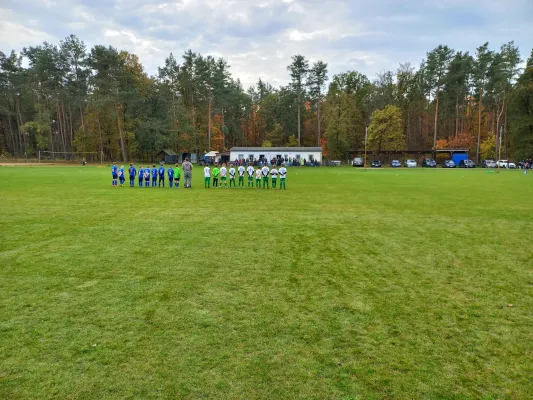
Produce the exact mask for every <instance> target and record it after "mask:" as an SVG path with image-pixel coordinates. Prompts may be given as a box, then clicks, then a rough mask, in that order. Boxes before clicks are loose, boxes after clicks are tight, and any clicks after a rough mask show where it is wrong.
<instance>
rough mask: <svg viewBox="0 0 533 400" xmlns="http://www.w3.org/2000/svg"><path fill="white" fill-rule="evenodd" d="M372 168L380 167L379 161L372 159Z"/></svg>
mask: <svg viewBox="0 0 533 400" xmlns="http://www.w3.org/2000/svg"><path fill="white" fill-rule="evenodd" d="M372 168H381V161H379V160H374V161H372Z"/></svg>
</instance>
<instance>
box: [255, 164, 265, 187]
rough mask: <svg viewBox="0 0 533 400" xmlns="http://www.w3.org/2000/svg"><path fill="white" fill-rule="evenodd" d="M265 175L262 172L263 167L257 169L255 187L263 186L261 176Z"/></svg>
mask: <svg viewBox="0 0 533 400" xmlns="http://www.w3.org/2000/svg"><path fill="white" fill-rule="evenodd" d="M262 177H263V172H261V167H258V168H257V169H256V170H255V187H256V188H258V189H260V188H261V178H262Z"/></svg>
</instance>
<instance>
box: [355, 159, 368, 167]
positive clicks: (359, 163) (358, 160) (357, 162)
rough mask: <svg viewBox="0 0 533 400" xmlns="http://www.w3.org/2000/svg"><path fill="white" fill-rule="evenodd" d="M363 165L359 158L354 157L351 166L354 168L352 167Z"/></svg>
mask: <svg viewBox="0 0 533 400" xmlns="http://www.w3.org/2000/svg"><path fill="white" fill-rule="evenodd" d="M364 165H365V162H364V161H363V159H362V158H360V157H356V158H354V159H353V161H352V166H354V167H362V166H364Z"/></svg>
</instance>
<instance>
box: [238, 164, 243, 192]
mask: <svg viewBox="0 0 533 400" xmlns="http://www.w3.org/2000/svg"><path fill="white" fill-rule="evenodd" d="M237 171H239V185H238V186H239V187H242V188H243V189H244V171H245V169H244V167H243V166H242V165H241V166H239V168H238V169H237ZM241 185H242V186H241Z"/></svg>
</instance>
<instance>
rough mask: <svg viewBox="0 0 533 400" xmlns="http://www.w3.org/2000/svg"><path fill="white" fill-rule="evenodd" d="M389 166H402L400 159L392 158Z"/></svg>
mask: <svg viewBox="0 0 533 400" xmlns="http://www.w3.org/2000/svg"><path fill="white" fill-rule="evenodd" d="M390 166H391V168H400V167H401V166H402V163H401V162H400V160H392V161H391V163H390Z"/></svg>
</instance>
